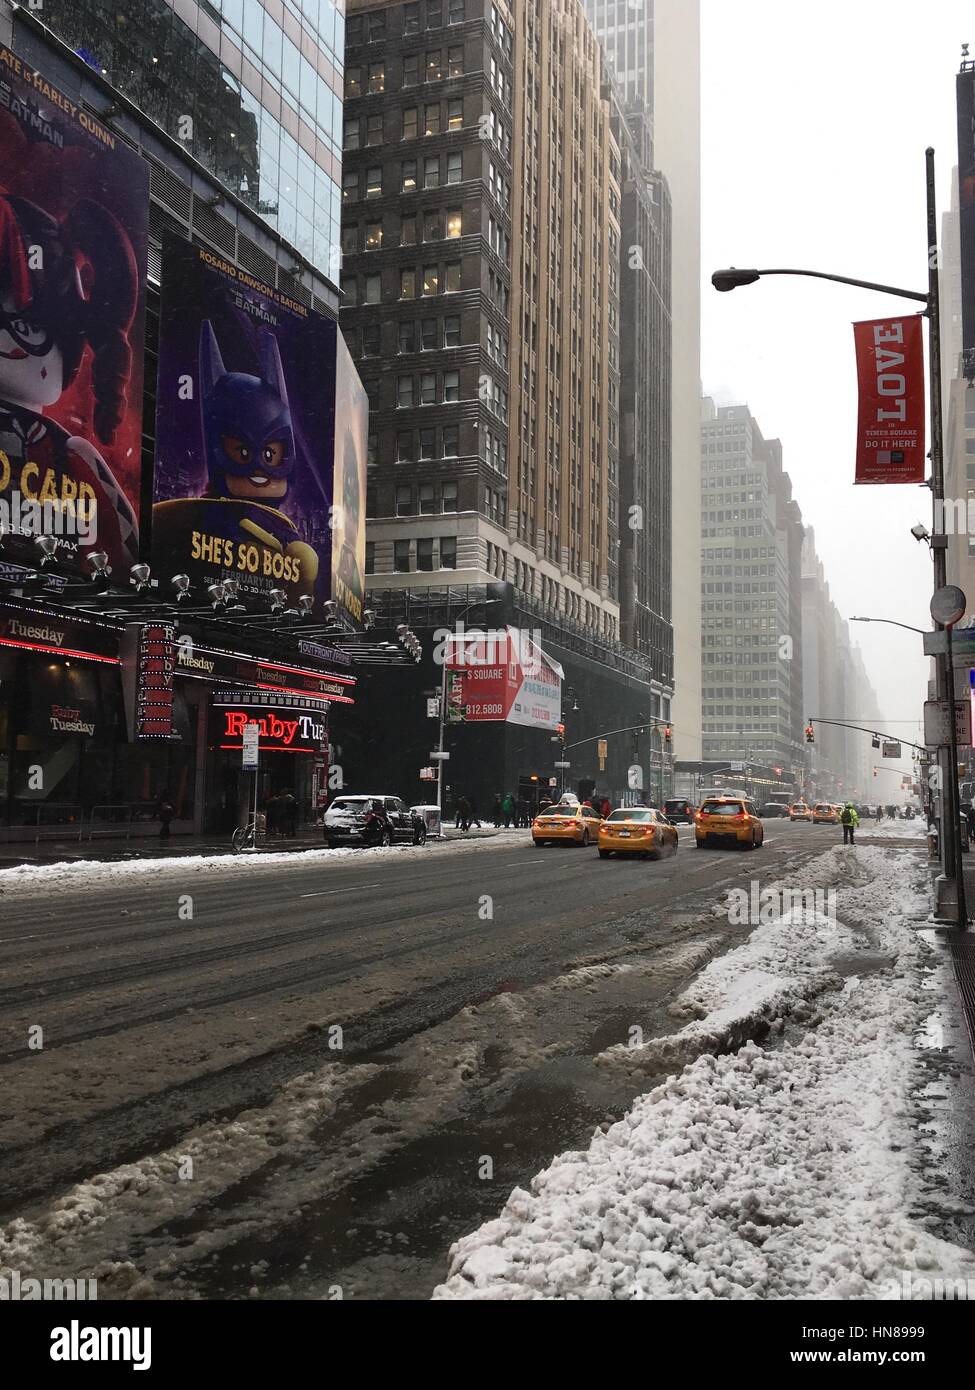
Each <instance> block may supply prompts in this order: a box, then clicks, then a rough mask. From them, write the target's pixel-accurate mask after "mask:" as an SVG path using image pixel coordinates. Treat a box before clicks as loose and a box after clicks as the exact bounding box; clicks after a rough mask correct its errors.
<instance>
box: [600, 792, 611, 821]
mask: <svg viewBox="0 0 975 1390" xmlns="http://www.w3.org/2000/svg"><path fill="white" fill-rule="evenodd" d="M612 809H613V808H612V806H611V805H610V804H609V797H608V796H604V797H603V799H602V802H601V804H600V807H599V814H600V815H601V816H602V817H603V819H604V820H605V819H606V817H607V816H608V815H609V813H610V811H612Z"/></svg>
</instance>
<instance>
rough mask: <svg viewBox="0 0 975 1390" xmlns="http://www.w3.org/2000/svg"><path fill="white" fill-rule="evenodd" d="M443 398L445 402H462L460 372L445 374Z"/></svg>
mask: <svg viewBox="0 0 975 1390" xmlns="http://www.w3.org/2000/svg"><path fill="white" fill-rule="evenodd" d="M443 398H444V400H445V401H459V400H460V372H444V374H443Z"/></svg>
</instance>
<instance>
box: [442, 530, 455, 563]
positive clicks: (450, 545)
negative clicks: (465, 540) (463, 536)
mask: <svg viewBox="0 0 975 1390" xmlns="http://www.w3.org/2000/svg"><path fill="white" fill-rule="evenodd" d="M440 568H441V569H442V570H455V569H456V568H457V537H456V536H441V537H440Z"/></svg>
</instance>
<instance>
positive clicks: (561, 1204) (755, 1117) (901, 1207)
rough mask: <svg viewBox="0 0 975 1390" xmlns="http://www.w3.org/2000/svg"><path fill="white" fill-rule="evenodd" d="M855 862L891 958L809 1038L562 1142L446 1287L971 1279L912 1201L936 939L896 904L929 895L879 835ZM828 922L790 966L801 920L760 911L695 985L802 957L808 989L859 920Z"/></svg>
mask: <svg viewBox="0 0 975 1390" xmlns="http://www.w3.org/2000/svg"><path fill="white" fill-rule="evenodd" d="M842 853H843V851H842V850H840V851H833V853H832V854H831V855H830V856H828V858H833V856H835V855H836V854H842ZM826 857H827V856H824V858H826ZM858 861H859V867H860V869H861V871H862V870H864V869H866V870H867V871H868V872H869V873H870V876H871V878H872V879H873V882H872V883H871V884H870V885H869V886H868V888H866V889H863V888H857V889H853V890H851V892H850V893H849V898H850V900H851V901H850V904H849V907H850V911H854V912H855V911H857V910H858V909H859V914H858V915H861V918H862V919H867V921H868V922H869V928H868V931H869V936H870V938H871V939H870V941H869V944H870V946H871V947H872V948H877V947H879V948H881V949H882V950H883V951H884V952H886V953H887V954H889V956H890V958H891V964H890V965H889V966H888V967H887V968H886V969H881V970H876V971H874V972H873V973H870V974H866V975H864V976H863V977H862V978H858V977H856V976H853V977H851V978H849V979H847V980H846V983H845V984H844V985H843V986H842V988H837V989H836V990H835V991H834V992H833V994H831V995H830V996H829V997H828V998H826V997H824V999H823V1002H822V1007H823V1010H824V1013H825V1017H824V1019H823V1021H822V1022H821V1023H820V1026H819V1027H818V1028H817V1029H816V1030H815V1031H813V1032H809V1033H807V1034H806V1035H805V1036H804V1037H803V1038H802V1039H801V1040H800V1041H798V1042H797V1043H795V1044H793V1045H788V1044H786V1045H783V1047H782V1049H781V1050H780V1051H777V1052H767V1051H763V1050H762V1049H761V1048H759V1047H757V1046H756V1045H755V1044H754V1043H748V1044H746V1045H745V1046H744V1047H743V1048H741V1050H740V1051H738V1052H737V1053H736V1054H734V1055H730V1056H722V1057H714V1056H711V1055H705V1056H700V1057H699V1058H698V1059H697V1061H695V1062H694V1063H693V1064H692V1065H690V1066H688V1067H686V1068H685V1069H684V1071H683V1072H681V1073H680V1075H677V1076H673V1077H671V1078H669V1079H668V1080H667V1081H666V1082H665V1083H664V1084H662V1085H660V1086H658V1087H657V1088H656V1089H655V1090H653V1091H652V1092H650V1094H649V1095H647V1096H644V1097H642V1098H641V1099H640V1100H638V1101H637V1102H636V1104H635V1105H634V1106H633V1108H632V1110H631V1111H630V1113H629V1114H628V1115H627V1116H626V1118H625V1119H623V1120H622V1121H620V1122H619V1123H617V1124H615V1125H613V1126H612V1127H611V1128H610V1129H609V1130H608V1131H607V1132H606V1133H605V1134H603V1133H597V1134H596V1136H595V1137H594V1139H593V1141H592V1144H591V1146H590V1148H589V1149H588V1151H585V1152H575V1153H566V1154H563V1155H561V1156H560V1157H559V1158H557V1159H556V1160H555V1161H554V1162H553V1163H552V1165H551V1166H550V1167H549V1168H548V1169H546V1170H545V1171H544V1172H543V1173H541V1174H539V1175H538V1176H537V1177H536V1178H535V1179H534V1180H533V1183H532V1190H531V1192H526V1191H524V1190H523V1189H515V1191H514V1192H513V1193H512V1194H511V1196H510V1197H509V1199H508V1202H507V1204H506V1206H505V1208H504V1210H503V1212H502V1213H501V1215H500V1217H498V1218H497V1219H496V1220H494V1221H490V1222H487V1223H486V1224H485V1225H484V1226H482V1227H481V1228H480V1229H479V1230H477V1231H475V1232H473V1233H472V1234H471V1235H469V1236H466V1237H464V1238H463V1239H462V1240H460V1241H459V1242H457V1244H456V1245H455V1246H454V1247H453V1250H452V1252H451V1262H450V1268H449V1272H448V1278H447V1281H446V1283H444V1284H442V1285H441V1286H440V1287H439V1288H438V1289H437V1290H436V1292H435V1294H434V1297H435V1298H443V1299H498V1298H500V1299H525V1298H529V1299H531V1298H535V1299H538V1298H543V1299H544V1298H570V1299H576V1298H580V1299H617V1298H623V1299H625V1298H636V1299H641V1298H657V1299H752V1298H766V1299H767V1298H773V1299H778V1298H783V1299H793V1298H800V1299H808V1298H819V1299H827V1298H863V1299H870V1298H881V1297H891V1296H896V1295H895V1294H893V1293H892V1290H894V1289H896V1288H899V1287H900V1286H901V1280H902V1278H903V1276H904V1273H905V1271H906V1272H908V1275H910V1274H913V1272H915V1271H920V1272H922V1273H923V1275H925V1276H928V1277H929V1276H930V1275H932V1274H937V1275H941V1276H943V1277H948V1278H975V1258H973V1257H972V1255H971V1254H970V1253H969V1252H967V1251H964V1250H962V1249H960V1248H958V1247H955V1246H951V1245H948V1244H946V1243H944V1242H942V1241H939V1240H937V1239H936V1238H934V1237H933V1236H932V1235H930V1233H929V1232H927V1231H926V1230H924V1229H923V1227H921V1226H919V1225H918V1224H917V1223H916V1222H914V1221H912V1220H911V1218H910V1217H909V1216H908V1214H907V1213H908V1211H909V1210H910V1209H911V1208H912V1206H913V1205H914V1204H915V1203H916V1201H917V1199H918V1195H919V1194H918V1193H917V1192H916V1191H915V1190H914V1187H913V1184H914V1178H913V1175H912V1173H911V1170H910V1167H909V1160H908V1155H907V1152H905V1149H906V1146H908V1145H909V1144H910V1139H911V1124H912V1116H911V1101H910V1089H911V1080H912V1075H913V1067H914V1064H915V1056H914V1048H913V1044H912V1034H913V1032H914V1030H915V1028H916V1027H917V1026H918V1025H919V1024H920V1021H921V1017H922V1014H923V1012H924V1010H923V1008H922V1005H921V1002H920V998H919V992H920V979H921V973H922V960H923V952H924V951H925V949H926V948H925V947H924V944H923V942H922V941H920V940H919V939H918V937H917V936H916V935H915V933H914V932H913V931H912V930H911V928H910V927H909V926H908V924H907V923H906V922H905V921H904V919H903V916H902V914H904V913H905V912H911V911H913V910H923V907H924V899H923V898H922V897H921V896H920V895H919V893H918V891H917V890H916V888H915V886H914V884H913V882H912V872H913V870H914V868H915V865H916V861H913V860H911V859H908V858H907V857H906V856H903V855H901V856H898V857H897V858H892V857H891V856H890V855H889V853H887V854H885V853H884V852H883V851H882V850H880V849H865V850H863V851H860V852H858ZM846 905H847V896H846V894H844V895H843V898H842V902H841V912H843V911H844V908H845V907H846ZM829 926H830V930H829V931H827V930H826V929H825V928H824V926H823V924H822V923H819V924H818V925H813V926H811V927H810V928H809V931H810V932H812V933H813V935H812V936H809V935H805V936H800V935H798V934H797V935H796V936H795V938H794V946H795V955H794V958H793V961H792V963H791V966H790V962H789V959H788V951H787V950H786V949H785V947H786V945H787V934H788V932H789V930H790V929H794V927H795V924H792V923H787V922H785V921H783V922H781V923H776V924H771V925H769V926H766V927H760V928H759V929H758V930H757V931H756V932H755V933H754V934H753V936H752V937H751V939H750V940H749V941H748V943H746V945H745V946H744V947H743V948H741V949H739V950H737V951H735V952H733V953H731V954H729V955H726V956H725V957H723V958H721V959H720V960H718V961H715V962H713V963H712V965H711V966H709V967H708V970H707V971H705V972H704V975H703V976H702V980H701V982H700V984H699V986H698V988H697V992H696V999H697V1001H698V1002H699V1003H701V1002H707V1003H711V1004H713V1005H714V1006H715V1007H716V1009H717V1010H721V1009H731V1008H732V1007H733V1006H734V1005H735V1003H736V998H735V995H734V980H735V978H736V972H737V980H738V991H739V993H738V996H737V1004H738V1005H739V1006H744V1007H746V1008H751V1007H753V1006H754V1004H755V1002H756V1001H761V1000H765V1001H766V1002H767V1000H768V999H769V998H770V997H772V995H773V994H774V993H775V992H781V990H782V989H783V988H784V983H785V981H786V979H787V977H788V975H789V974H790V972H791V973H792V975H793V976H794V977H795V981H796V985H797V988H798V989H799V991H800V992H801V991H802V977H803V973H804V972H805V973H806V975H807V976H808V974H809V972H810V971H811V970H812V969H813V968H814V966H815V961H814V956H815V952H816V949H817V943H818V949H819V953H820V957H821V960H820V966H821V967H822V968H824V969H827V970H828V969H829V968H830V967H831V964H832V961H833V959H834V958H835V956H836V953H837V950H838V948H845V947H848V946H849V944H850V940H851V937H853V936H855V935H856V932H855V931H854V932H851V931H850V930H849V929H847V928H844V927H843V926H842V924H841V923H835V924H834V923H830V924H829ZM864 928H866V922H865V921H863V920H861V927H860V929H861V930H863V929H864ZM784 934H785V935H784ZM763 961H764V964H763ZM756 972H757V973H756ZM763 975H764V976H765V978H764V980H763V979H762V976H763ZM837 984H838V981H837ZM725 1022H727V1019H726V1020H725ZM694 1026H695V1025H693V1024H692V1025H691V1027H692V1028H693V1027H694Z"/></svg>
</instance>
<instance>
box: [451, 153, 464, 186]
mask: <svg viewBox="0 0 975 1390" xmlns="http://www.w3.org/2000/svg"><path fill="white" fill-rule="evenodd" d="M463 177H464V156H463V155H462V154H461V152H460V150H458V151H457V153H456V154H448V156H447V182H448V183H460V181H461V179H462V178H463Z"/></svg>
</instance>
